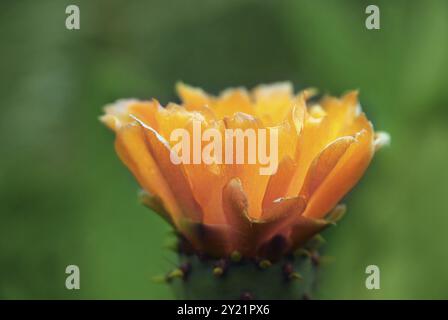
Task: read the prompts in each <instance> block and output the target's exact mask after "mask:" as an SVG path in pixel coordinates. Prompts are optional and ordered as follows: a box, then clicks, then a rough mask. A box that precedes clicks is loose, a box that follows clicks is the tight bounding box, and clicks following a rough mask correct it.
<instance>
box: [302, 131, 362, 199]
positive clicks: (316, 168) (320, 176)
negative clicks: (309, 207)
mask: <svg viewBox="0 0 448 320" xmlns="http://www.w3.org/2000/svg"><path fill="white" fill-rule="evenodd" d="M355 141H356V139H355V138H354V137H351V136H348V137H341V138H338V139H336V140H335V141H334V142H332V143H331V144H329V145H328V146H327V147H326V148H325V149H323V150H322V151H321V152H320V153H319V155H317V156H316V158H315V159H314V160H313V162H312V163H311V166H310V168H309V169H308V174H307V176H306V178H305V181H304V184H303V187H302V191H301V192H300V194H301V195H303V196H304V197H305V198H306V199H308V198H309V197H310V196H311V195H312V194H313V193H314V192H315V191H316V189H317V188H318V187H319V186H320V185H321V184H322V183H323V182H324V180H325V179H326V178H327V177H328V175H329V174H330V173H331V171H332V170H333V169H334V168H335V166H336V165H337V164H338V162H339V160H340V159H341V158H342V156H343V155H344V154H345V152H346V151H347V149H348V148H349V147H350V145H351V144H352V143H353V142H355Z"/></svg>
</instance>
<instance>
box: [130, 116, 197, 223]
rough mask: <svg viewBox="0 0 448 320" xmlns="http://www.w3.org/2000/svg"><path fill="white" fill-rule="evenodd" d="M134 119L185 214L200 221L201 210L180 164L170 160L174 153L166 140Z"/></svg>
mask: <svg viewBox="0 0 448 320" xmlns="http://www.w3.org/2000/svg"><path fill="white" fill-rule="evenodd" d="M135 119H136V121H137V122H138V123H139V124H140V126H141V127H142V128H143V129H144V134H145V138H146V139H145V141H146V144H147V147H148V150H150V152H151V155H152V156H153V157H154V159H155V161H156V162H157V165H158V166H159V168H160V171H161V172H162V175H163V177H164V178H165V180H166V181H167V183H168V185H169V186H170V189H171V190H172V191H173V194H175V195H176V198H177V200H178V202H179V204H180V206H181V208H182V210H183V212H184V213H185V216H186V217H189V218H190V219H192V220H193V221H202V210H201V208H200V206H199V204H198V203H197V201H196V199H195V197H194V195H193V193H192V190H191V185H190V183H189V181H188V179H187V176H186V174H185V169H184V167H183V165H182V164H178V165H175V164H174V163H173V162H172V161H171V158H170V156H174V157H175V156H176V155H175V154H174V153H173V152H172V151H171V149H170V146H169V145H168V142H167V141H166V140H165V139H164V138H163V137H162V136H161V135H160V134H158V133H157V132H156V131H155V130H154V129H153V128H151V127H150V126H148V125H147V124H145V123H144V122H142V121H141V120H139V119H137V118H135Z"/></svg>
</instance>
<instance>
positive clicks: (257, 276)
mask: <svg viewBox="0 0 448 320" xmlns="http://www.w3.org/2000/svg"><path fill="white" fill-rule="evenodd" d="M234 256H237V254H234ZM316 257H317V253H316V252H313V253H310V252H308V251H303V252H302V254H298V255H296V256H294V257H292V256H289V257H285V258H283V259H280V260H279V261H276V262H271V261H269V260H259V261H257V260H253V259H250V260H248V259H232V258H230V259H220V260H213V259H200V258H199V257H198V256H196V255H184V254H180V255H179V260H180V261H179V263H180V264H179V266H180V267H179V268H178V269H175V270H177V271H180V272H174V274H176V275H177V274H181V275H182V276H176V277H170V274H171V273H172V271H171V272H170V273H168V275H167V281H168V282H169V284H170V285H171V287H172V288H173V290H174V293H175V295H176V298H179V299H193V300H194V299H219V300H221V299H308V298H309V297H310V296H311V293H312V291H313V288H314V286H315V280H316V272H317V268H318V263H317V261H318V260H317V258H316Z"/></svg>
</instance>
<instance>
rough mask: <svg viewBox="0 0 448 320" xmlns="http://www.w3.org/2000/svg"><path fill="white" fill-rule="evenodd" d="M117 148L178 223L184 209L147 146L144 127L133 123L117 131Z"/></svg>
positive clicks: (128, 165) (139, 178)
mask: <svg viewBox="0 0 448 320" xmlns="http://www.w3.org/2000/svg"><path fill="white" fill-rule="evenodd" d="M115 148H116V150H117V153H118V156H119V157H120V159H121V160H122V161H123V163H124V164H125V165H126V166H127V167H128V168H129V170H130V171H131V172H132V173H133V175H134V176H135V177H136V179H137V181H138V182H139V184H140V186H141V187H142V188H143V189H145V190H147V191H148V192H150V193H152V194H157V195H158V196H159V197H160V198H161V200H162V202H163V206H164V208H165V209H166V211H167V212H169V213H170V215H171V216H172V218H173V220H174V223H176V224H177V222H178V221H179V218H181V216H182V210H181V209H180V207H179V204H178V203H177V201H176V199H175V197H174V195H173V193H172V191H171V189H170V187H169V185H168V183H167V181H166V180H165V178H164V176H163V175H162V173H161V171H160V168H159V166H158V165H157V163H156V162H155V160H154V158H153V157H152V155H151V153H150V152H149V150H148V148H147V145H146V143H145V135H144V133H143V129H142V127H141V126H139V125H137V124H136V123H133V124H129V125H127V126H125V127H123V128H121V129H120V130H119V131H118V132H117V138H116V140H115Z"/></svg>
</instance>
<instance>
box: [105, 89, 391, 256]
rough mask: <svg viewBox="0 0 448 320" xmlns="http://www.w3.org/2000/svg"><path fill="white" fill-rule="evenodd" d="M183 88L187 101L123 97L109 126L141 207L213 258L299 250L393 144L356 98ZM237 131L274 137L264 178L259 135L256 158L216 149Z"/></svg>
mask: <svg viewBox="0 0 448 320" xmlns="http://www.w3.org/2000/svg"><path fill="white" fill-rule="evenodd" d="M177 91H178V94H179V96H180V99H181V103H180V104H175V103H170V104H168V105H167V106H166V107H163V106H161V105H160V104H159V102H158V101H156V100H152V101H138V100H120V101H118V102H116V103H114V104H111V105H108V106H106V108H105V114H104V115H103V116H102V117H101V121H102V122H103V123H104V124H106V125H107V126H108V127H109V128H110V129H112V130H113V131H114V132H115V134H116V142H115V147H116V151H117V153H118V155H119V157H120V159H121V160H122V161H123V163H124V164H125V165H126V166H127V167H128V168H129V170H130V171H131V172H132V174H133V175H134V176H135V178H136V179H137V181H138V183H139V184H140V186H141V188H142V189H143V192H142V196H141V198H142V201H143V203H144V204H145V205H147V206H148V207H150V208H151V209H153V210H154V211H155V212H157V213H158V214H160V215H161V216H162V217H164V218H165V219H166V220H167V221H168V222H169V223H170V224H172V226H173V227H174V228H175V230H176V232H177V233H178V235H179V236H180V237H181V238H182V239H183V241H184V242H185V243H187V244H188V246H189V248H191V249H192V250H194V252H197V253H201V254H206V255H209V256H212V257H226V256H230V255H231V253H232V252H236V251H237V252H239V253H240V254H242V255H243V256H245V257H268V258H270V259H275V258H276V257H278V256H281V255H284V254H287V253H289V252H292V251H294V250H295V249H297V248H298V247H300V246H301V245H303V244H304V243H305V242H306V241H307V240H309V239H310V238H312V237H313V236H314V235H316V234H317V233H319V232H320V231H322V230H323V229H324V228H325V227H327V226H328V225H330V224H332V223H333V222H335V221H336V220H337V219H338V218H339V217H340V216H341V215H342V214H343V212H344V206H343V205H340V204H339V202H340V201H341V199H342V198H343V197H344V195H346V194H347V192H348V191H350V190H351V189H352V188H353V187H354V186H355V184H356V183H357V182H358V180H359V179H360V178H361V177H362V175H363V173H364V171H365V170H366V169H367V167H368V165H369V163H370V161H371V159H372V157H373V155H374V154H375V152H376V151H377V150H378V149H379V148H380V147H381V146H383V145H384V144H386V143H387V142H388V135H387V134H385V133H381V132H379V133H375V132H374V130H373V127H372V124H371V123H370V122H369V120H368V119H367V117H366V115H365V114H364V113H363V112H362V110H361V107H360V105H359V102H358V93H357V92H355V91H353V92H349V93H347V94H345V95H344V96H342V97H341V98H335V97H330V96H326V97H323V98H321V99H320V100H318V101H316V100H315V99H313V97H314V96H313V95H314V90H305V91H302V92H299V93H298V94H294V92H293V89H292V86H291V84H290V83H278V84H273V85H261V86H258V87H256V88H255V89H253V90H252V91H250V92H248V91H247V90H245V89H243V88H238V89H230V90H226V91H224V92H223V93H221V94H220V95H219V96H212V95H209V94H207V93H205V92H204V91H203V90H201V89H198V88H193V87H190V86H187V85H185V84H179V85H178V86H177ZM176 129H182V130H183V131H181V132H179V131H176ZM229 129H234V130H238V129H240V130H241V131H242V130H246V129H253V130H254V132H259V131H260V130H262V129H265V130H267V132H268V133H273V132H275V134H274V135H272V134H271V135H269V134H268V136H269V138H266V135H265V136H264V140H265V141H264V142H266V140H267V143H265V145H264V146H265V147H267V149H269V150H267V152H265V153H264V158H265V159H264V160H266V159H267V158H269V157H270V158H269V159H270V160H271V163H270V164H273V166H272V167H273V170H271V172H269V173H268V174H266V173H265V174H262V172H263V169H266V167H267V166H268V164H267V162H266V161H264V162H263V161H261V158H263V157H262V155H263V153H262V152H261V153H260V149H261V148H262V147H263V144H262V143H261V142H262V141H261V140H263V139H262V138H260V136H256V137H255V138H254V139H255V140H253V141H252V142H254V141H257V142H258V144H255V148H252V149H251V146H250V142H251V141H250V140H251V139H250V135H247V136H243V140H241V141H240V142H243V143H241V144H240V147H242V151H243V153H245V157H246V158H250V156H251V155H253V154H256V155H258V158H257V157H256V158H257V159H255V161H225V160H229V159H227V158H226V159H225V160H223V159H224V158H225V157H226V155H227V154H228V153H229V151H235V152H238V150H236V149H237V148H236V147H235V146H234V145H232V146H231V147H230V149H229V148H228V147H227V146H225V144H226V142H228V140H226V139H224V138H223V139H222V140H221V141H219V143H218V142H217V140H219V139H218V138H219V134H221V135H222V137H224V136H225V137H227V136H226V130H229ZM207 132H208V134H206V133H207ZM174 133H175V134H174ZM265 133H266V132H265ZM173 134H174V135H173ZM198 134H199V135H200V136H199V138H198V137H197V135H198ZM173 137H174V139H173ZM181 138H183V139H181ZM212 138H214V139H212ZM233 138H234V137H233ZM244 139H246V140H244ZM180 140H183V141H181V142H179V141H180ZM244 141H246V142H247V143H246V144H244ZM212 142H214V143H212ZM260 143H261V144H260ZM236 145H238V142H236ZM273 146H274V147H275V148H273ZM213 147H214V148H213ZM211 149H214V150H211ZM257 149H258V150H257ZM198 150H199V153H198ZM211 151H213V152H211ZM256 151H258V153H257V152H256ZM204 154H208V155H209V157H208V159H206V158H204V157H201V156H203V155H204ZM268 156H269V157H268ZM236 157H238V154H237V155H236ZM246 158H244V159H243V160H246ZM185 160H186V161H185ZM188 160H190V161H188ZM230 160H234V158H233V155H232V159H230ZM240 160H241V159H240ZM252 160H254V159H252Z"/></svg>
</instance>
